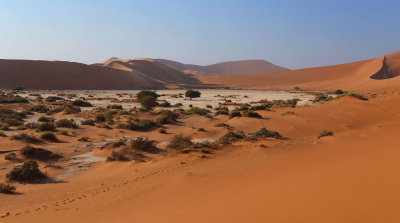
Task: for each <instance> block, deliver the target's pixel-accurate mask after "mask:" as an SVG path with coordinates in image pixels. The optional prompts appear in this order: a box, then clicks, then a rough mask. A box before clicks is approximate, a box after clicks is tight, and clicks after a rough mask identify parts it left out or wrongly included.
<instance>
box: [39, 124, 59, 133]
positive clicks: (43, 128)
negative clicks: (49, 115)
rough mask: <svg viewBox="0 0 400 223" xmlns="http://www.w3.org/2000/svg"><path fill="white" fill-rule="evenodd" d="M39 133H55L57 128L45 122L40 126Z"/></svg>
mask: <svg viewBox="0 0 400 223" xmlns="http://www.w3.org/2000/svg"><path fill="white" fill-rule="evenodd" d="M38 130H39V131H55V130H56V126H55V125H54V124H53V123H48V122H44V123H41V124H40V125H39V126H38Z"/></svg>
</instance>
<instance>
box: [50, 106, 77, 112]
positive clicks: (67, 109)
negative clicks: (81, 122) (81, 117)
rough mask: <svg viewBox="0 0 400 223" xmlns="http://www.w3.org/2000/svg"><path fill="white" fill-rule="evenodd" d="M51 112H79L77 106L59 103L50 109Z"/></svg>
mask: <svg viewBox="0 0 400 223" xmlns="http://www.w3.org/2000/svg"><path fill="white" fill-rule="evenodd" d="M52 112H53V113H59V112H64V113H65V114H76V113H79V112H81V109H80V108H79V107H76V106H73V105H61V106H59V107H58V108H56V109H54V110H53V111H52Z"/></svg>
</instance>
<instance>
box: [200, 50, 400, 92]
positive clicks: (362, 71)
mask: <svg viewBox="0 0 400 223" xmlns="http://www.w3.org/2000/svg"><path fill="white" fill-rule="evenodd" d="M399 74H400V52H397V53H393V54H389V55H386V56H382V57H379V58H376V59H371V60H364V61H359V62H354V63H348V64H340V65H334V66H327V67H316V68H307V69H300V70H290V71H282V72H274V73H267V74H254V75H240V76H234V77H223V76H213V77H200V78H199V79H200V80H201V81H203V82H204V83H213V84H222V85H226V86H231V87H236V88H253V89H286V90H291V89H293V88H294V87H300V88H302V89H308V90H335V89H343V90H349V91H351V90H352V91H364V92H367V91H384V90H394V89H399V88H400V78H398V77H397V76H398V75H399Z"/></svg>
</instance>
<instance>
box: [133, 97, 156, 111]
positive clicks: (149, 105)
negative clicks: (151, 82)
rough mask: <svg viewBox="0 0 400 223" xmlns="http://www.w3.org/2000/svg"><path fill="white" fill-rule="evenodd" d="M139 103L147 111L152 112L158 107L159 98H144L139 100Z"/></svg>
mask: <svg viewBox="0 0 400 223" xmlns="http://www.w3.org/2000/svg"><path fill="white" fill-rule="evenodd" d="M138 101H139V103H140V104H141V105H142V107H143V108H145V109H147V110H151V109H153V108H154V107H155V106H157V105H158V103H157V98H155V97H153V96H142V97H140V98H138Z"/></svg>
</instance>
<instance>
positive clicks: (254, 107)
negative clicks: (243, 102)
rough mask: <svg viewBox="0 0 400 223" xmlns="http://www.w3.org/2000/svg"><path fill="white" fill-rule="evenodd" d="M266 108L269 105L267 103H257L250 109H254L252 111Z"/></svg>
mask: <svg viewBox="0 0 400 223" xmlns="http://www.w3.org/2000/svg"><path fill="white" fill-rule="evenodd" d="M265 109H267V105H265V104H262V105H255V106H252V107H250V110H252V111H261V110H265Z"/></svg>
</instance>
